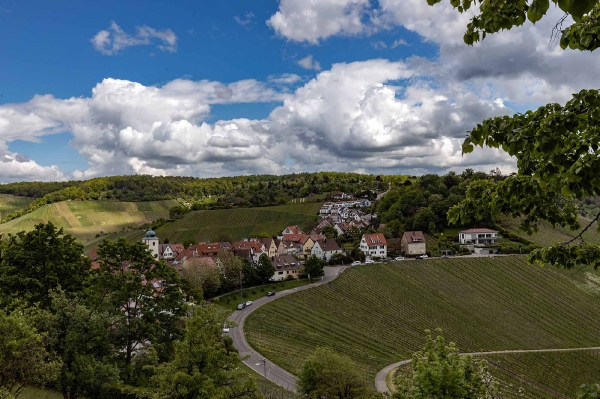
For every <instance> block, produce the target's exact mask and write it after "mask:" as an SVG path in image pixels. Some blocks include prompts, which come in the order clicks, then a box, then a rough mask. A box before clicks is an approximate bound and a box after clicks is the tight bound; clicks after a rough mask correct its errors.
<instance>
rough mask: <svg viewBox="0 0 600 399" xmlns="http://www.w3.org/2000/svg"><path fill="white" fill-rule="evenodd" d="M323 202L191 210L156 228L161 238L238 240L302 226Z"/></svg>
mask: <svg viewBox="0 0 600 399" xmlns="http://www.w3.org/2000/svg"><path fill="white" fill-rule="evenodd" d="M321 205H322V203H321V202H319V203H306V204H290V205H281V206H271V207H264V208H234V209H220V210H212V211H192V212H189V213H187V214H185V215H184V217H183V218H182V219H178V220H176V221H174V222H173V223H168V224H165V225H164V226H161V227H159V228H158V229H156V234H157V235H158V237H160V238H161V239H164V238H168V239H169V241H170V242H183V241H185V240H188V239H189V240H193V241H196V242H197V241H208V240H211V239H212V238H213V237H215V236H216V235H218V234H224V235H227V236H229V237H230V238H231V239H232V240H239V239H241V238H243V237H248V236H249V235H258V234H260V233H267V234H269V235H275V234H280V233H281V231H282V230H283V229H284V228H285V227H286V226H289V225H293V224H297V225H300V226H302V225H304V224H305V223H306V222H307V221H309V220H315V219H317V213H318V212H319V209H320V208H321Z"/></svg>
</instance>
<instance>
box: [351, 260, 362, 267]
mask: <svg viewBox="0 0 600 399" xmlns="http://www.w3.org/2000/svg"><path fill="white" fill-rule="evenodd" d="M352 266H360V261H359V260H356V261H354V262H352Z"/></svg>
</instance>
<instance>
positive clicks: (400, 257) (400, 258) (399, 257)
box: [394, 256, 404, 260]
mask: <svg viewBox="0 0 600 399" xmlns="http://www.w3.org/2000/svg"><path fill="white" fill-rule="evenodd" d="M394 260H404V256H398V257H397V258H396V259H394Z"/></svg>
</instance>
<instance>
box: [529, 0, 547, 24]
mask: <svg viewBox="0 0 600 399" xmlns="http://www.w3.org/2000/svg"><path fill="white" fill-rule="evenodd" d="M549 7H550V1H549V0H533V3H531V7H529V10H527V18H528V19H529V20H530V21H531V22H533V23H536V22H537V21H539V20H540V19H542V17H543V16H544V15H546V12H547V11H548V8H549Z"/></svg>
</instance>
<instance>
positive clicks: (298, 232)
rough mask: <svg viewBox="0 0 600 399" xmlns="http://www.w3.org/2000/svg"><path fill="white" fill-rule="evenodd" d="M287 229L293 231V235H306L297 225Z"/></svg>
mask: <svg viewBox="0 0 600 399" xmlns="http://www.w3.org/2000/svg"><path fill="white" fill-rule="evenodd" d="M285 229H287V230H289V231H291V232H292V233H291V234H304V232H303V231H302V229H301V228H300V227H299V226H297V225H294V226H288V227H286V228H285ZM285 229H284V231H285Z"/></svg>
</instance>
